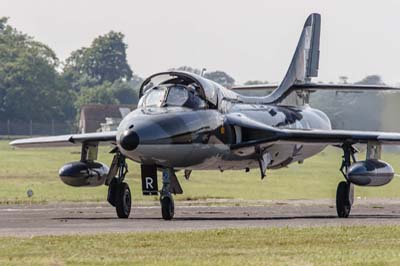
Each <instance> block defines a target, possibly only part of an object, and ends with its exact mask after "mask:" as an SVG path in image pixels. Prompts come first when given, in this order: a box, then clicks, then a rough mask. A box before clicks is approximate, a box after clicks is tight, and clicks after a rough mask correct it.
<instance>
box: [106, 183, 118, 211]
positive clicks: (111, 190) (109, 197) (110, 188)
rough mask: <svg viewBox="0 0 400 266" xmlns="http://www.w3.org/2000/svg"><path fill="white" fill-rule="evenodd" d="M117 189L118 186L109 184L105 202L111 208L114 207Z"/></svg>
mask: <svg viewBox="0 0 400 266" xmlns="http://www.w3.org/2000/svg"><path fill="white" fill-rule="evenodd" d="M117 187H118V184H116V183H114V182H111V184H110V185H109V186H108V195H107V201H108V203H110V204H111V206H113V207H115V198H116V196H115V195H116V194H117Z"/></svg>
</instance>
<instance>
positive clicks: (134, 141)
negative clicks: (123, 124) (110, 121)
mask: <svg viewBox="0 0 400 266" xmlns="http://www.w3.org/2000/svg"><path fill="white" fill-rule="evenodd" d="M120 145H121V147H122V148H124V149H125V150H127V151H133V150H134V149H136V147H137V146H138V145H139V136H138V134H137V133H136V132H135V131H133V130H126V131H125V132H124V133H122V135H121V137H120Z"/></svg>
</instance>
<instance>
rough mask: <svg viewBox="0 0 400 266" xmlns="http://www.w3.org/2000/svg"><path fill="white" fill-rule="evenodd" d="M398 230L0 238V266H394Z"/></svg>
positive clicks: (399, 258) (399, 253)
mask: <svg viewBox="0 0 400 266" xmlns="http://www.w3.org/2000/svg"><path fill="white" fill-rule="evenodd" d="M399 239H400V227H320V228H300V229H296V228H275V229H225V230H213V231H194V232H193V231H192V232H168V233H167V232H164V233H130V234H112V235H111V234H101V235H91V236H81V235H74V236H51V237H33V238H0V265H192V266H196V265H213V266H218V265H240V266H242V265H258V266H260V265H296V266H306V265H307V266H311V265H324V266H331V265H358V266H360V265H363V266H372V265H376V266H378V265H379V266H382V265H400V240H399Z"/></svg>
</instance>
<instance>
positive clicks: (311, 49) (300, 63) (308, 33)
mask: <svg viewBox="0 0 400 266" xmlns="http://www.w3.org/2000/svg"><path fill="white" fill-rule="evenodd" d="M320 31H321V15H320V14H316V13H314V14H311V15H310V16H309V17H308V18H307V20H306V22H305V23H304V27H303V31H302V33H301V36H300V40H299V42H298V44H297V48H296V51H295V53H294V55H293V58H292V62H291V63H290V66H289V69H288V71H287V72H286V75H285V78H284V79H283V80H282V82H281V83H280V85H279V86H278V88H277V89H276V90H275V91H273V92H272V93H271V94H270V95H268V96H267V98H268V102H279V101H280V100H282V99H283V98H284V97H285V96H287V93H288V92H289V91H290V90H289V89H290V87H292V86H293V85H294V84H302V83H308V82H310V80H311V78H312V77H317V76H318V64H319V38H320Z"/></svg>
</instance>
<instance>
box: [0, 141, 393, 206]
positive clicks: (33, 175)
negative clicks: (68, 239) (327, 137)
mask: <svg viewBox="0 0 400 266" xmlns="http://www.w3.org/2000/svg"><path fill="white" fill-rule="evenodd" d="M109 150H110V147H102V148H101V151H100V154H99V161H102V162H104V163H106V164H109V163H110V162H111V159H112V156H111V154H109V153H108V151H109ZM79 151H80V147H73V148H62V149H53V148H52V149H13V148H11V147H10V146H9V145H8V141H0V187H1V189H0V203H3V204H6V203H23V202H29V201H31V202H34V203H40V202H57V201H105V198H106V193H107V192H106V191H107V187H105V186H101V187H95V188H92V187H89V188H86V187H84V188H74V187H69V186H66V185H64V184H63V183H62V182H61V180H60V179H59V178H58V169H59V168H60V167H61V166H62V165H64V164H65V163H67V162H71V161H76V160H79ZM362 157H363V155H360V158H362ZM383 159H384V160H386V161H388V162H389V163H391V164H392V166H393V167H394V168H395V169H397V170H399V169H400V154H394V153H387V154H384V157H383ZM340 162H341V151H340V150H336V149H334V148H329V149H327V150H326V151H324V152H323V153H321V154H320V155H318V156H316V157H313V158H311V159H309V160H306V161H305V162H304V164H302V165H299V164H293V165H291V166H290V167H289V168H285V169H281V170H275V171H270V172H268V176H267V178H266V179H264V180H260V176H259V171H258V169H254V170H252V171H251V172H250V173H245V172H244V171H225V172H223V173H220V172H219V171H194V172H193V174H192V176H191V179H190V180H189V181H187V180H185V179H184V178H183V177H182V175H183V174H181V173H178V178H179V177H180V181H181V184H182V187H183V189H184V194H183V195H179V196H177V199H178V200H182V199H188V200H196V199H206V198H226V199H230V198H236V199H244V200H257V199H261V200H263V199H278V200H280V199H317V198H334V196H335V193H336V186H337V183H338V182H339V181H340V180H342V179H343V177H342V176H341V174H340V173H339V171H338V168H339V166H340ZM129 170H130V172H129V174H128V177H127V182H128V183H129V184H130V186H131V189H132V193H133V197H134V199H135V200H155V199H156V198H155V197H150V198H147V197H143V196H141V191H140V188H141V186H140V177H139V174H140V173H139V165H138V164H136V163H133V162H129ZM179 174H180V175H179ZM28 189H32V190H33V192H34V196H33V197H32V198H31V199H29V198H28V197H27V195H26V191H27V190H28ZM356 196H359V197H380V198H382V197H386V198H388V197H389V198H394V197H397V198H398V197H400V180H398V179H397V178H395V179H394V180H393V181H392V182H391V183H390V184H388V185H387V186H383V187H378V188H375V187H374V188H368V187H367V188H359V187H357V188H356Z"/></svg>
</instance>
